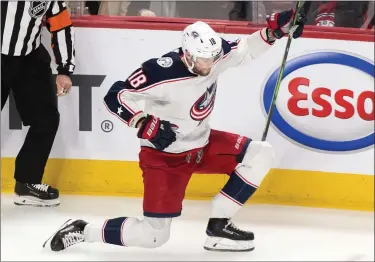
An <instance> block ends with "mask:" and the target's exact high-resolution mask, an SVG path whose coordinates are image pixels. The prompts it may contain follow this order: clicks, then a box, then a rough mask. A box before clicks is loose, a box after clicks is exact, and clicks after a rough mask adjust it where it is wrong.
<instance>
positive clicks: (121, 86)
mask: <svg viewBox="0 0 375 262" xmlns="http://www.w3.org/2000/svg"><path fill="white" fill-rule="evenodd" d="M264 39H265V29H263V30H260V31H257V32H255V33H253V34H251V35H248V36H245V37H242V38H240V39H238V40H237V41H236V42H229V41H226V40H224V39H223V41H222V47H223V57H222V59H220V60H218V61H217V62H216V63H215V64H214V66H213V68H212V70H211V72H210V74H209V75H207V76H198V75H196V74H192V73H191V72H190V71H189V70H188V69H187V68H186V66H185V65H184V63H183V62H182V60H181V57H182V55H183V53H182V49H181V48H179V49H178V50H176V51H173V52H170V53H167V54H165V55H163V56H162V57H161V58H158V59H157V58H154V59H150V60H148V61H146V62H144V63H143V64H142V66H141V67H140V68H138V69H137V70H135V71H134V72H133V73H132V74H131V75H130V76H129V77H128V79H127V80H126V81H118V82H116V83H115V84H114V85H113V86H112V87H111V88H110V90H109V91H108V93H107V95H106V97H105V98H104V101H105V105H106V106H107V108H108V110H110V111H111V113H112V114H114V115H116V116H117V117H119V118H120V119H121V120H122V121H123V122H125V123H126V124H128V125H129V126H133V125H134V124H133V119H136V118H137V114H139V113H140V112H145V113H147V114H151V115H154V116H156V117H159V118H160V119H162V120H167V121H169V122H171V124H172V125H176V126H177V129H176V134H177V137H176V141H175V142H174V143H172V144H171V145H170V146H169V147H167V148H166V149H165V150H164V152H168V153H181V152H185V151H188V150H191V149H195V148H201V147H203V146H205V145H206V144H207V143H208V138H209V135H210V125H209V121H210V114H211V112H212V110H213V108H214V103H215V97H216V92H217V87H218V83H217V78H218V76H219V74H221V73H223V72H224V71H225V70H227V69H228V68H230V67H235V66H238V65H240V64H241V63H244V62H247V61H249V60H252V59H255V58H257V57H258V56H260V55H261V54H263V53H264V52H265V51H266V50H268V49H269V48H270V46H271V44H269V43H268V42H266V41H265V40H264ZM140 101H143V102H142V103H140ZM141 104H143V105H142V106H141ZM133 127H134V126H133ZM141 145H142V146H147V147H154V146H153V145H152V144H151V143H150V142H149V141H148V140H145V139H141Z"/></svg>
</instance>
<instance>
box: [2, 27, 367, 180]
mask: <svg viewBox="0 0 375 262" xmlns="http://www.w3.org/2000/svg"><path fill="white" fill-rule="evenodd" d="M45 33H46V32H45ZM44 36H45V37H44V40H45V41H44V42H45V43H46V44H45V46H47V47H49V45H50V44H49V39H50V38H49V35H48V34H44ZM224 37H225V38H226V39H228V40H235V39H236V37H237V35H226V36H224ZM167 39H168V40H167ZM285 43H286V39H283V40H280V41H278V42H277V43H276V44H275V45H274V47H272V49H271V50H270V51H269V52H267V53H266V54H265V55H264V56H263V57H262V58H259V59H257V60H254V61H253V62H252V63H249V64H246V65H243V66H241V67H238V68H233V69H230V70H228V71H227V72H225V73H224V74H223V75H222V76H221V77H220V79H219V82H218V93H217V100H216V102H215V108H214V110H213V113H212V121H211V123H212V128H215V129H221V130H226V131H231V132H235V133H240V134H242V135H246V136H249V137H251V138H252V139H254V140H260V139H261V135H262V132H263V128H264V125H265V122H266V117H265V111H264V105H263V102H262V99H263V90H264V87H265V83H266V82H267V80H268V78H269V76H270V75H271V74H272V73H273V72H274V71H275V70H276V69H277V68H278V67H279V66H280V63H281V60H282V56H283V53H284V48H285ZM179 44H180V32H179V31H159V30H158V31H153V30H133V29H100V28H76V61H77V62H76V63H77V67H76V71H75V75H105V78H104V81H103V82H102V84H101V85H100V87H93V88H92V89H91V90H92V131H79V114H78V112H79V96H78V93H79V92H78V87H73V89H72V91H71V92H70V94H69V95H68V96H66V97H62V98H59V109H60V113H61V125H60V129H59V132H58V134H57V137H56V141H55V144H54V147H53V150H52V153H51V157H52V158H68V159H98V160H121V161H136V160H138V152H139V142H138V139H137V138H136V136H135V130H134V129H131V128H128V127H126V126H125V125H124V124H123V123H122V122H121V121H119V120H118V119H116V117H115V116H113V115H111V114H110V113H109V112H108V111H107V110H106V108H105V106H104V105H103V97H104V95H105V94H106V92H107V91H108V89H109V88H110V86H111V85H112V83H114V82H115V81H117V80H123V79H125V78H126V77H127V76H128V75H129V74H130V73H131V72H132V71H133V70H135V69H136V68H137V67H138V66H139V65H140V64H141V63H142V62H143V61H144V60H146V59H149V58H151V57H159V56H160V55H162V54H164V53H167V52H168V51H170V50H173V49H175V48H176V47H178V46H179ZM373 45H374V43H373V42H357V41H339V40H327V39H297V40H293V42H292V47H291V49H290V52H289V58H288V61H289V60H291V59H293V58H296V57H299V56H302V55H304V54H306V53H316V52H320V51H327V50H328V51H334V52H343V53H348V52H349V53H351V54H354V56H359V57H362V58H364V60H368V61H369V62H370V63H371V64H372V65H373V64H374V61H373V57H374V48H373ZM295 77H307V78H309V79H310V89H309V88H305V89H303V88H300V89H299V90H300V91H301V90H302V91H306V92H311V90H313V89H315V88H317V87H322V86H325V87H326V88H328V89H330V90H331V91H332V94H333V93H335V92H336V91H338V90H340V89H343V88H344V89H348V90H352V91H353V93H354V97H358V96H359V94H360V93H361V92H364V91H372V92H373V91H374V79H373V77H370V76H368V75H365V74H364V73H362V72H360V71H358V70H356V69H353V68H352V67H346V68H343V66H339V65H335V64H331V65H326V64H324V65H314V66H307V67H304V68H302V69H299V70H297V71H295V72H293V73H291V74H290V75H289V79H288V77H287V78H286V80H284V81H282V84H281V87H280V93H279V94H280V96H279V99H278V103H277V108H278V109H279V110H280V113H281V114H282V116H283V118H284V119H286V120H287V122H288V123H289V124H292V125H293V126H294V127H295V128H296V129H298V130H299V131H303V132H304V133H306V134H309V135H310V136H314V137H316V138H320V139H323V138H324V139H329V140H337V141H341V142H343V143H344V142H345V141H346V140H348V141H349V140H353V139H359V138H361V137H363V136H367V135H370V134H371V133H373V132H374V130H373V126H374V121H373V120H372V121H365V120H363V119H362V118H360V117H359V116H358V113H357V111H356V109H355V112H354V115H353V116H352V117H351V118H349V119H338V118H337V117H334V116H333V113H332V114H331V115H329V116H328V117H325V118H317V117H314V116H311V115H309V116H308V117H296V116H293V115H292V114H290V112H289V111H288V108H287V106H286V104H287V102H288V99H289V98H290V93H288V84H289V80H291V79H292V78H295ZM352 78H355V81H354V79H352ZM309 90H310V91H309ZM85 99H89V98H85ZM347 100H348V99H347ZM328 101H330V100H329V99H328ZM348 101H349V102H350V103H352V104H353V105H354V108H356V100H355V99H354V100H350V99H349V100H348ZM304 103H305V102H300V104H299V106H300V107H303V106H310V107H314V108H315V109H317V110H318V109H320V107H319V106H317V105H315V106H313V105H312V104H311V101H309V102H306V103H305V104H304ZM330 103H331V104H332V108H333V109H335V108H337V109H338V110H342V109H340V107H337V106H336V105H334V102H333V100H332V99H331V102H330ZM373 106H374V105H373V104H372V103H371V100H370V99H367V100H366V102H365V104H364V108H365V110H366V112H367V113H368V112H370V111H371V107H372V109H373ZM310 112H311V108H310ZM8 116H9V108H8V104H7V105H6V107H5V108H4V110H3V112H2V117H1V135H2V148H1V154H2V156H3V157H15V156H16V155H17V153H18V150H19V148H20V147H21V145H22V143H23V138H24V136H25V134H26V130H27V129H26V128H25V127H23V130H9V125H8V122H9V120H8V118H9V117H8ZM105 120H110V121H112V123H113V124H114V125H113V130H112V131H111V132H103V130H102V128H101V124H102V122H103V121H105ZM267 140H268V141H269V142H270V143H271V144H272V145H273V146H274V148H275V150H276V155H277V161H276V163H275V166H274V167H277V168H285V169H296V170H315V171H327V172H343V173H353V174H368V175H373V174H374V153H373V150H374V148H373V146H369V147H366V148H362V149H357V150H352V151H347V152H340V151H338V152H337V151H336V152H335V151H330V150H325V151H322V150H318V149H314V148H310V147H307V146H305V145H302V144H299V143H297V142H295V141H294V140H293V139H291V138H288V137H287V136H286V135H284V134H282V133H281V132H280V131H279V130H278V129H277V128H275V126H274V125H271V127H270V130H269V135H268V138H267Z"/></svg>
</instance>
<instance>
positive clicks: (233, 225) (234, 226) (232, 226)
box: [226, 220, 245, 233]
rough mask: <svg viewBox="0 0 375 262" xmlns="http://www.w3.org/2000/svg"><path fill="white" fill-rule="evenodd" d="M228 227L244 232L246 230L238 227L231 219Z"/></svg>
mask: <svg viewBox="0 0 375 262" xmlns="http://www.w3.org/2000/svg"><path fill="white" fill-rule="evenodd" d="M226 227H230V228H232V229H234V230H236V231H237V232H242V233H243V232H245V231H244V230H242V229H239V228H238V227H237V226H236V225H235V224H233V222H232V221H230V220H228V222H227V225H226Z"/></svg>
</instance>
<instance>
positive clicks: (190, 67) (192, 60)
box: [182, 54, 197, 74]
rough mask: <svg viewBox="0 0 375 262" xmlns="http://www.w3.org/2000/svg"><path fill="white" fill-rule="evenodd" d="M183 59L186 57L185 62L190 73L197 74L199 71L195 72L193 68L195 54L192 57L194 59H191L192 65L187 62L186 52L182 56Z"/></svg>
mask: <svg viewBox="0 0 375 262" xmlns="http://www.w3.org/2000/svg"><path fill="white" fill-rule="evenodd" d="M182 59H184V61H185V64H186V65H187V68H188V70H189V72H190V73H192V74H197V73H195V72H194V71H193V68H194V60H195V59H194V56H193V57H192V59H191V66H189V63H188V62H187V60H186V56H185V54H184V56H183V57H182Z"/></svg>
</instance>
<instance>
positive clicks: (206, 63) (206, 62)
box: [193, 57, 215, 76]
mask: <svg viewBox="0 0 375 262" xmlns="http://www.w3.org/2000/svg"><path fill="white" fill-rule="evenodd" d="M214 62H215V61H214V59H213V58H212V59H207V58H201V57H197V59H196V61H195V63H194V68H193V70H194V72H195V73H197V74H198V75H201V76H207V75H208V74H209V73H210V72H211V68H212V67H213V65H214Z"/></svg>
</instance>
